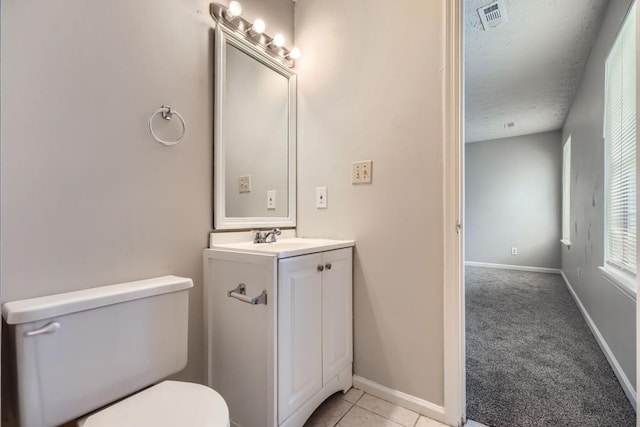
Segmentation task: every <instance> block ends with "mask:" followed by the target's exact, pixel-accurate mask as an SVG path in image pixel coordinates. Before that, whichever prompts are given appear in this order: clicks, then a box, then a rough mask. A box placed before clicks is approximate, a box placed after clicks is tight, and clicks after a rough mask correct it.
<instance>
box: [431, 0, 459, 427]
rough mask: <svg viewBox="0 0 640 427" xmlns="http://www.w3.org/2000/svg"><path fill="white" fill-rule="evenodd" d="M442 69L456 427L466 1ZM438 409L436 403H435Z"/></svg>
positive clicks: (449, 368)
mask: <svg viewBox="0 0 640 427" xmlns="http://www.w3.org/2000/svg"><path fill="white" fill-rule="evenodd" d="M445 4H446V6H445V7H444V8H443V9H444V10H443V14H444V16H443V19H444V22H445V23H446V24H445V34H444V36H445V46H444V47H445V48H444V49H443V52H442V62H443V64H444V67H445V72H444V73H443V78H444V81H443V83H444V84H443V87H444V90H443V91H442V105H443V106H444V107H445V114H444V117H443V124H442V125H443V129H444V135H443V144H444V146H443V153H444V159H443V166H444V167H443V194H444V206H443V218H444V221H443V230H442V232H443V236H442V237H443V254H444V260H443V281H444V290H443V322H444V419H441V418H437V417H436V416H434V415H431V418H435V419H438V420H439V421H444V422H445V423H446V424H449V425H452V426H459V425H461V424H464V421H465V418H466V387H465V381H466V379H465V375H466V369H465V335H464V265H463V264H464V249H463V248H464V236H463V233H462V226H463V224H464V221H463V216H464V209H463V206H464V205H463V203H464V185H463V182H464V181H463V173H464V149H463V147H464V52H463V50H464V49H463V44H464V4H463V0H453V1H447V2H445ZM436 408H437V407H436Z"/></svg>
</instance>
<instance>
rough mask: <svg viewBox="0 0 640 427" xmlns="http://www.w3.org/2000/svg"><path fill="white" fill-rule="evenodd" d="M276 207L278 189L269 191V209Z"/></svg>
mask: <svg viewBox="0 0 640 427" xmlns="http://www.w3.org/2000/svg"><path fill="white" fill-rule="evenodd" d="M275 208H276V190H269V191H267V209H275Z"/></svg>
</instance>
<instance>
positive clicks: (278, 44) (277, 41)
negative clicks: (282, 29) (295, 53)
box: [273, 34, 284, 47]
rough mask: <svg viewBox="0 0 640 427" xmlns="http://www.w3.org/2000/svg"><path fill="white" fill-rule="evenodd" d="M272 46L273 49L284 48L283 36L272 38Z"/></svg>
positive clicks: (278, 35) (277, 35)
mask: <svg viewBox="0 0 640 427" xmlns="http://www.w3.org/2000/svg"><path fill="white" fill-rule="evenodd" d="M273 45H274V46H275V47H282V46H284V36H283V35H282V34H276V35H275V37H274V38H273Z"/></svg>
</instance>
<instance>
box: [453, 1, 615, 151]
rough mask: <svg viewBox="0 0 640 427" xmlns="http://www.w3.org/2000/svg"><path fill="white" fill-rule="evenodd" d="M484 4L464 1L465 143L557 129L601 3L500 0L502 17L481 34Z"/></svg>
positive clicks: (597, 24)
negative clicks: (505, 17) (507, 125)
mask: <svg viewBox="0 0 640 427" xmlns="http://www.w3.org/2000/svg"><path fill="white" fill-rule="evenodd" d="M491 1H492V0H465V21H466V22H465V38H466V39H465V43H466V45H465V61H466V64H465V73H466V75H465V85H466V87H465V92H466V99H465V102H466V113H465V114H466V117H465V126H466V141H467V142H474V141H484V140H487V139H494V138H504V137H508V136H518V135H527V134H531V133H537V132H545V131H550V130H557V129H560V128H561V127H562V125H563V123H564V120H565V118H566V116H567V112H568V110H569V106H570V105H571V102H572V100H573V97H574V94H575V92H576V89H577V87H578V84H579V83H580V77H581V76H582V70H583V68H584V65H585V62H586V60H587V57H588V55H589V50H590V49H591V46H592V44H593V41H594V39H595V37H596V35H597V32H598V29H599V28H600V24H601V22H602V18H603V16H604V10H605V9H606V6H607V4H608V1H607V0H503V1H504V5H505V8H506V10H507V15H508V17H509V22H507V23H506V24H504V25H502V26H501V27H498V28H496V29H493V30H489V31H484V29H483V27H482V23H481V22H480V17H479V16H478V12H477V11H476V10H477V8H479V7H481V6H484V5H486V4H489V3H491ZM508 122H515V126H514V127H513V128H510V129H507V128H505V123H508Z"/></svg>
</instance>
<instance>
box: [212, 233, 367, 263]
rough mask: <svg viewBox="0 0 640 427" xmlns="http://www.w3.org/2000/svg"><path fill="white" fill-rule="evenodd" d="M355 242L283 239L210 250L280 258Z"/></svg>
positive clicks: (223, 246)
mask: <svg viewBox="0 0 640 427" xmlns="http://www.w3.org/2000/svg"><path fill="white" fill-rule="evenodd" d="M353 245H354V242H353V240H329V239H305V238H298V237H296V238H292V239H282V240H278V241H277V242H275V243H253V242H241V243H224V244H216V245H212V246H211V248H210V249H218V250H227V251H233V252H243V253H251V254H265V255H274V256H276V257H278V258H288V257H292V256H298V255H305V254H310V253H314V252H323V251H330V250H333V249H341V248H347V247H350V246H353Z"/></svg>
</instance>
